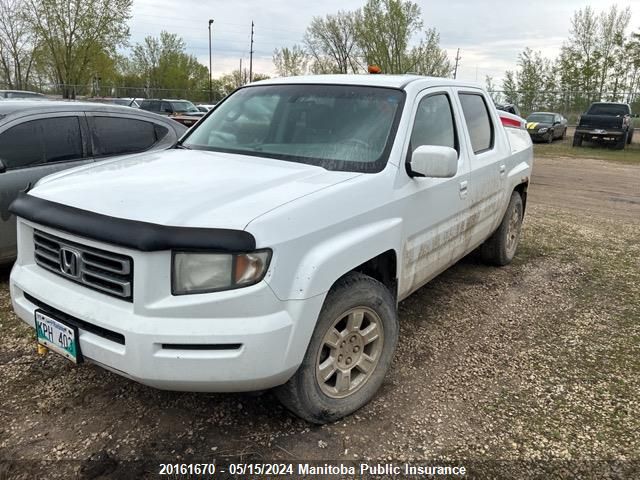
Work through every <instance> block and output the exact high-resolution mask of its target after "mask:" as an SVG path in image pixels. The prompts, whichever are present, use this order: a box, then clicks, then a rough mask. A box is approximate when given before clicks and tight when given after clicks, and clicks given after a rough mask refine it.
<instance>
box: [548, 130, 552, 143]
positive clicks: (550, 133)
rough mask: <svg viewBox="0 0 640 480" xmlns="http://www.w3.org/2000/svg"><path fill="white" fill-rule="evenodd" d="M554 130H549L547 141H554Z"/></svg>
mask: <svg viewBox="0 0 640 480" xmlns="http://www.w3.org/2000/svg"><path fill="white" fill-rule="evenodd" d="M553 135H554V133H553V130H549V138H547V143H553Z"/></svg>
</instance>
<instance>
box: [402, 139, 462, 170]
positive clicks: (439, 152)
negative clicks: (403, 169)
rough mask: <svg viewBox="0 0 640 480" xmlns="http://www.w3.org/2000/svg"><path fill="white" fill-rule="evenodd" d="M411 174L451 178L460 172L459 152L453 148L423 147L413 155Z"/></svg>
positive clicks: (417, 149)
mask: <svg viewBox="0 0 640 480" xmlns="http://www.w3.org/2000/svg"><path fill="white" fill-rule="evenodd" d="M410 167H411V173H412V174H414V175H415V176H423V177H430V178H451V177H455V175H456V173H457V172H458V152H456V151H455V150H454V149H453V148H451V147H440V146H436V145H421V146H419V147H418V148H416V149H415V150H414V151H413V155H411V164H410Z"/></svg>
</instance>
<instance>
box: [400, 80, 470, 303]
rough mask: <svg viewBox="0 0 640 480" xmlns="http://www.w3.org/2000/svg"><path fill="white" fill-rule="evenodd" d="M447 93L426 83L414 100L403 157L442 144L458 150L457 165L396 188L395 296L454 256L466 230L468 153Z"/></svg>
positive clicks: (463, 245) (458, 253)
mask: <svg viewBox="0 0 640 480" xmlns="http://www.w3.org/2000/svg"><path fill="white" fill-rule="evenodd" d="M453 95H454V94H453V91H452V90H451V89H449V88H445V87H439V88H429V89H426V90H424V91H423V92H422V93H421V94H420V95H419V96H418V97H417V99H416V102H415V104H416V106H415V107H414V112H413V120H412V127H411V132H410V134H409V135H410V137H409V139H408V148H407V153H406V155H407V156H406V160H407V162H408V161H410V160H411V155H412V153H413V151H414V150H415V149H416V148H418V147H419V146H421V145H437V146H446V147H451V148H453V149H455V150H456V151H457V152H458V171H457V173H456V175H455V176H454V177H452V178H419V177H414V178H412V179H410V181H409V182H408V183H406V184H405V185H404V186H403V187H402V188H401V189H400V191H399V192H400V194H401V195H402V196H403V197H404V205H405V206H404V214H403V218H404V237H405V242H404V246H403V250H404V251H403V253H402V272H401V275H400V285H399V286H398V294H399V297H400V298H404V297H405V296H407V295H408V294H410V293H411V292H413V291H415V290H416V289H418V288H420V287H421V286H422V285H424V284H425V283H426V282H428V281H429V280H430V279H431V278H433V277H435V276H436V275H437V274H439V273H440V272H442V271H443V270H444V269H446V268H447V267H448V266H450V265H451V264H452V263H454V262H455V261H457V260H458V258H460V257H461V256H462V254H463V252H464V250H465V248H466V233H467V232H466V230H467V229H468V224H469V222H470V221H472V219H471V218H470V217H469V216H468V215H466V211H467V209H468V198H467V182H468V158H467V155H466V151H465V149H464V148H461V141H460V131H461V130H462V127H463V124H462V123H461V122H462V121H463V120H462V119H461V117H460V115H459V113H458V112H457V110H456V108H455V103H454V101H455V100H454V98H453ZM401 168H403V169H404V167H401ZM406 175H407V174H406V173H404V172H402V173H401V176H405V177H406Z"/></svg>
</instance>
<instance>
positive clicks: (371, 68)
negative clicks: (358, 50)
mask: <svg viewBox="0 0 640 480" xmlns="http://www.w3.org/2000/svg"><path fill="white" fill-rule="evenodd" d="M367 70H369V73H382V69H381V68H380V67H379V66H378V65H369V66H368V67H367Z"/></svg>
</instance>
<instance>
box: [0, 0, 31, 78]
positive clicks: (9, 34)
mask: <svg viewBox="0 0 640 480" xmlns="http://www.w3.org/2000/svg"><path fill="white" fill-rule="evenodd" d="M25 12H26V8H25V2H24V0H0V72H1V73H2V75H1V79H2V80H3V81H4V83H6V84H7V86H8V87H9V88H15V89H19V90H23V89H27V88H28V87H29V80H30V78H31V74H32V71H33V63H34V58H35V50H36V48H37V43H38V42H37V36H36V35H35V33H33V30H32V29H31V26H30V24H29V21H28V18H27V16H26V13H25Z"/></svg>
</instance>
